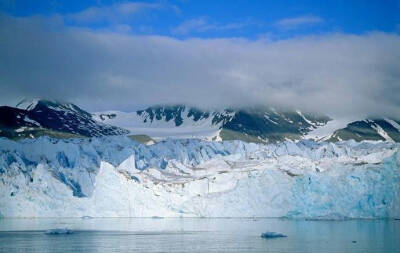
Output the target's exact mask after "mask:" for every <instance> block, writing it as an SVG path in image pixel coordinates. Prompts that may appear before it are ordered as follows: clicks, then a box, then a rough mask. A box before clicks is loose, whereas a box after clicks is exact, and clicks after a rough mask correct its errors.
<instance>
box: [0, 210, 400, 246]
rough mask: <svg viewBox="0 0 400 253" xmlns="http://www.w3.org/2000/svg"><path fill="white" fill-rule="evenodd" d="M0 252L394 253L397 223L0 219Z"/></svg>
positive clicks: (399, 233) (398, 234)
mask: <svg viewBox="0 0 400 253" xmlns="http://www.w3.org/2000/svg"><path fill="white" fill-rule="evenodd" d="M63 231H67V232H66V233H63ZM265 232H275V233H281V234H284V235H286V236H287V237H282V238H271V239H265V238H261V234H262V233H265ZM0 252H318V253H320V252H335V253H336V252H400V220H385V219H382V220H343V221H336V220H335V221H318V220H290V219H266V218H242V219H240V218H239V219H238V218H232V219H226V218H224V219H222V218H221V219H218V218H212V219H209V218H204V219H203V218H158V217H154V218H90V217H84V218H62V219H59V218H54V219H51V218H40V219H0Z"/></svg>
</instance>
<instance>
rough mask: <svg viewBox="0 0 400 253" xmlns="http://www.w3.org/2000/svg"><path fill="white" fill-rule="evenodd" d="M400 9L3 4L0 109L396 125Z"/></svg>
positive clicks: (365, 4)
mask: <svg viewBox="0 0 400 253" xmlns="http://www.w3.org/2000/svg"><path fill="white" fill-rule="evenodd" d="M398 13H400V1H399V0H385V1H381V0H377V1H375V0H369V1H367V0H365V1H358V0H354V1H340V0H336V1H306V0H298V1H262V0H259V1H257V0H248V1H241V0H231V1H222V0H214V1H211V0H204V1H194V0H176V1H167V0H162V1H102V0H89V1H58V0H51V1H45V0H43V1H33V0H19V1H18V0H0V90H1V93H0V101H1V104H10V105H11V104H14V103H16V102H17V101H18V100H20V99H22V98H25V97H26V98H47V99H58V100H64V101H70V102H73V103H76V104H78V105H79V106H81V107H83V108H84V109H87V110H89V111H103V110H123V111H133V110H136V109H139V108H144V107H146V106H149V105H156V104H188V105H193V106H197V107H201V108H210V109H211V108H226V107H247V106H257V105H266V106H277V107H283V108H297V109H301V110H305V111H315V112H321V113H326V114H328V115H332V116H336V115H337V116H343V117H344V116H352V117H353V116H360V117H361V116H362V117H364V116H390V117H398V118H400V15H398Z"/></svg>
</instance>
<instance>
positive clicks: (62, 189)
mask: <svg viewBox="0 0 400 253" xmlns="http://www.w3.org/2000/svg"><path fill="white" fill-rule="evenodd" d="M399 147H400V145H399V144H396V143H391V142H374V143H372V142H360V143H357V142H354V141H347V142H338V143H316V142H311V141H299V142H297V143H294V142H283V143H280V144H270V145H262V144H254V143H245V142H241V141H230V142H208V141H200V140H195V139H189V140H172V139H170V140H166V141H162V142H159V143H157V144H154V145H150V146H146V145H142V144H139V143H137V142H135V141H133V140H131V139H129V138H127V137H123V136H115V137H102V138H91V139H65V140H57V139H51V138H48V137H41V138H38V139H26V140H21V141H18V142H15V141H11V140H7V139H0V177H1V180H0V214H1V216H2V217H288V218H311V219H335V220H337V219H343V218H400V173H399V167H400V166H399V165H400V152H399Z"/></svg>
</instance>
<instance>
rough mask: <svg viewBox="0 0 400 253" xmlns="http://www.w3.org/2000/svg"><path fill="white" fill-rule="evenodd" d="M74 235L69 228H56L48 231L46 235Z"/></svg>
mask: <svg viewBox="0 0 400 253" xmlns="http://www.w3.org/2000/svg"><path fill="white" fill-rule="evenodd" d="M73 233H74V231H72V230H71V229H68V228H54V229H48V230H46V235H69V234H73Z"/></svg>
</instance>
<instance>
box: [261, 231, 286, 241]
mask: <svg viewBox="0 0 400 253" xmlns="http://www.w3.org/2000/svg"><path fill="white" fill-rule="evenodd" d="M280 237H287V235H284V234H280V233H276V232H265V233H262V234H261V238H265V239H272V238H280Z"/></svg>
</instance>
